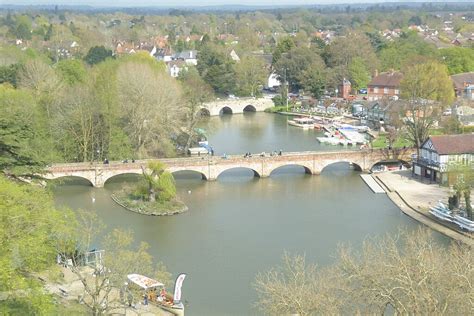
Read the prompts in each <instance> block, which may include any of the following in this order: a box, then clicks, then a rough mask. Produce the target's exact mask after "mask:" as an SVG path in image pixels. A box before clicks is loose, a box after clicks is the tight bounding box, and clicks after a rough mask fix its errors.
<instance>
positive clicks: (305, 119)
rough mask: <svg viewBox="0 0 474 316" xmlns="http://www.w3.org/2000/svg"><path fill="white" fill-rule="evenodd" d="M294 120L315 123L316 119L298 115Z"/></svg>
mask: <svg viewBox="0 0 474 316" xmlns="http://www.w3.org/2000/svg"><path fill="white" fill-rule="evenodd" d="M294 121H295V122H298V123H314V120H313V119H312V118H309V117H298V118H295V119H294Z"/></svg>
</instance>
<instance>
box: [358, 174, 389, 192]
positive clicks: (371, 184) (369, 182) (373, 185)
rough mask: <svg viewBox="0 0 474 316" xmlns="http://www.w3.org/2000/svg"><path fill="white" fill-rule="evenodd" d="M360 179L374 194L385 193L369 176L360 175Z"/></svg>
mask: <svg viewBox="0 0 474 316" xmlns="http://www.w3.org/2000/svg"><path fill="white" fill-rule="evenodd" d="M360 177H361V178H362V180H364V182H365V183H366V184H367V185H368V186H369V188H370V189H371V190H372V191H374V193H386V192H385V190H384V189H383V188H382V187H381V186H380V185H379V184H378V183H377V182H375V180H374V178H372V176H371V175H370V174H361V175H360Z"/></svg>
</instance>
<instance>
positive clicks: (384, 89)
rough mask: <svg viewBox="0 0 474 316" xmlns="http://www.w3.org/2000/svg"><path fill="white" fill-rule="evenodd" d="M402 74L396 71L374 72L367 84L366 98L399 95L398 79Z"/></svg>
mask: <svg viewBox="0 0 474 316" xmlns="http://www.w3.org/2000/svg"><path fill="white" fill-rule="evenodd" d="M402 78H403V74H402V73H401V72H398V71H389V72H382V73H381V74H376V75H375V76H374V78H372V81H371V82H370V83H369V84H368V86H367V98H368V99H369V100H370V101H374V100H380V99H384V98H390V97H392V98H398V97H399V96H400V81H401V80H402Z"/></svg>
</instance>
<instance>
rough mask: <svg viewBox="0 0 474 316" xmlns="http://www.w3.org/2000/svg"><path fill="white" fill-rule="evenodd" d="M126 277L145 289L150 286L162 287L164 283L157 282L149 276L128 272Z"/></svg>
mask: <svg viewBox="0 0 474 316" xmlns="http://www.w3.org/2000/svg"><path fill="white" fill-rule="evenodd" d="M127 278H128V279H129V280H130V281H131V282H133V283H135V284H136V285H138V286H139V287H141V288H143V289H145V290H147V289H150V288H155V287H164V286H165V285H164V284H163V283H161V282H158V281H156V280H153V279H150V278H149V277H146V276H144V275H140V274H129V275H127Z"/></svg>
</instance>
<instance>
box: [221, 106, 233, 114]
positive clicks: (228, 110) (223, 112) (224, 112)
mask: <svg viewBox="0 0 474 316" xmlns="http://www.w3.org/2000/svg"><path fill="white" fill-rule="evenodd" d="M232 113H233V111H232V109H231V108H230V107H228V106H224V107H223V108H222V109H221V110H220V111H219V115H222V114H232Z"/></svg>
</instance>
